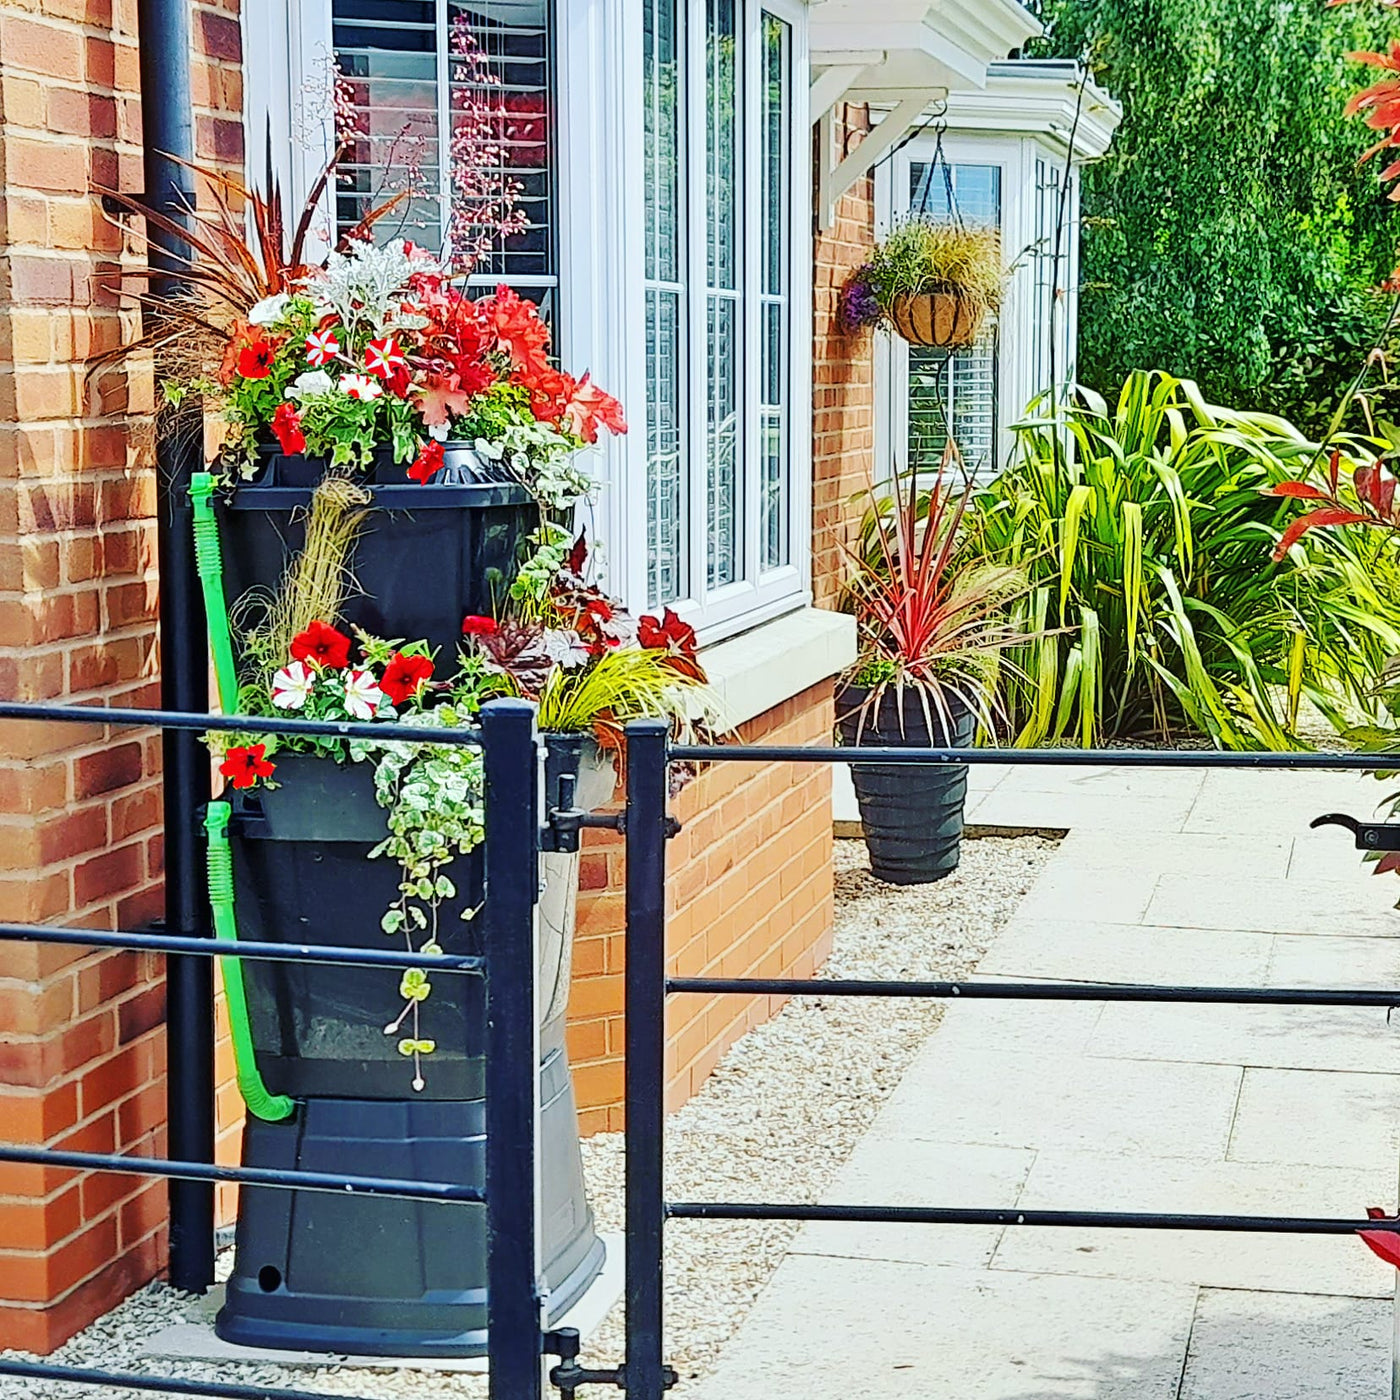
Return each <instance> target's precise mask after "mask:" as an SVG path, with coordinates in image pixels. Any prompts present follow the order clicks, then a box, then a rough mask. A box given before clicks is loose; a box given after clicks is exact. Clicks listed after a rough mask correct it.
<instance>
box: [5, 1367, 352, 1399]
mask: <svg viewBox="0 0 1400 1400" xmlns="http://www.w3.org/2000/svg"><path fill="white" fill-rule="evenodd" d="M0 1376H20V1377H23V1378H24V1379H26V1380H35V1381H66V1382H67V1383H68V1384H69V1385H108V1386H111V1387H112V1388H113V1389H114V1390H154V1391H159V1392H161V1393H162V1394H165V1395H196V1396H202V1397H208V1400H326V1393H325V1391H321V1390H318V1391H310V1390H276V1389H274V1388H273V1387H271V1386H266V1385H240V1384H239V1383H238V1382H236V1381H186V1380H179V1379H177V1378H176V1377H174V1376H138V1375H136V1374H134V1373H133V1372H131V1371H95V1370H90V1369H88V1368H86V1367H81V1366H56V1365H53V1364H52V1363H50V1362H46V1361H7V1360H5V1359H3V1358H0ZM345 1400H357V1397H355V1396H348V1397H346V1398H345ZM358 1400H365V1398H364V1397H359V1398H358Z"/></svg>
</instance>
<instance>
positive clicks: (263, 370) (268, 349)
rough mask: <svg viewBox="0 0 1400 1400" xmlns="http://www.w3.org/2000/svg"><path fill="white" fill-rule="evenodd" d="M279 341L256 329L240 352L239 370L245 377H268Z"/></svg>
mask: <svg viewBox="0 0 1400 1400" xmlns="http://www.w3.org/2000/svg"><path fill="white" fill-rule="evenodd" d="M276 353H277V342H276V341H275V340H271V339H269V338H268V337H267V336H265V335H264V334H263V333H262V332H261V331H254V332H253V334H251V335H250V336H249V337H248V339H247V340H246V341H245V342H244V343H243V347H242V349H240V350H239V352H238V372H239V374H241V375H242V376H243V378H244V379H266V378H267V376H268V375H269V374H270V373H271V372H272V359H273V356H274V355H276Z"/></svg>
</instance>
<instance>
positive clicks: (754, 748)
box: [567, 721, 1400, 1400]
mask: <svg viewBox="0 0 1400 1400" xmlns="http://www.w3.org/2000/svg"><path fill="white" fill-rule="evenodd" d="M627 744H628V767H627V816H626V857H627V894H626V903H627V932H626V1015H627V1024H626V1047H627V1063H626V1082H625V1096H626V1117H627V1135H626V1146H625V1154H626V1168H625V1170H626V1201H627V1220H626V1231H627V1235H626V1241H627V1264H626V1273H627V1320H626V1322H627V1325H626V1338H627V1341H626V1361H625V1363H624V1365H623V1367H622V1368H620V1370H619V1371H617V1372H588V1373H583V1374H584V1375H585V1376H586V1379H585V1380H584V1381H581V1382H580V1383H589V1382H592V1381H595V1380H613V1381H615V1383H616V1384H619V1385H623V1386H624V1387H625V1389H626V1390H627V1393H628V1397H629V1400H661V1397H662V1396H663V1394H664V1393H665V1391H666V1390H667V1389H668V1388H669V1387H670V1386H671V1385H673V1384H674V1382H675V1374H674V1372H673V1371H671V1369H670V1368H669V1367H667V1366H666V1364H665V1354H664V1349H663V1339H662V1323H663V1306H662V1256H663V1248H664V1244H663V1235H664V1227H665V1223H666V1221H668V1220H791V1221H815V1220H826V1221H856V1222H868V1223H873V1224H882V1223H892V1224H905V1225H910V1224H924V1225H998V1226H1009V1227H1020V1226H1024V1227H1028V1228H1036V1227H1041V1228H1057V1229H1063V1228H1070V1229H1136V1230H1193V1231H1225V1232H1240V1233H1250V1234H1305V1235H1351V1234H1356V1233H1357V1232H1359V1231H1362V1230H1367V1231H1373V1230H1388V1231H1392V1232H1397V1233H1400V1221H1396V1220H1393V1219H1391V1220H1373V1219H1356V1220H1352V1219H1340V1218H1330V1217H1321V1218H1299V1217H1290V1216H1270V1215H1220V1214H1215V1215H1204V1214H1200V1215H1198V1214H1189V1213H1188V1214H1182V1213H1165V1212H1154V1211H1099V1210H1020V1209H1016V1208H1014V1207H1013V1208H984V1209H963V1208H942V1207H938V1206H927V1207H925V1206H878V1205H874V1206H872V1205H842V1204H835V1205H813V1204H806V1203H792V1202H738V1201H668V1200H667V1199H666V1197H665V1194H664V1187H663V1177H662V1163H663V1155H664V1154H663V1143H664V1127H665V1110H664V1097H665V1096H664V1089H665V1010H666V999H667V997H668V996H671V995H688V994H697V995H706V996H713V995H717V994H721V993H746V994H750V995H755V996H758V995H778V996H820V997H832V996H835V997H852V996H855V997H872V996H880V997H905V998H935V999H945V1000H948V1001H970V1000H997V1001H1121V1002H1176V1003H1188V1004H1200V1005H1255V1006H1258V1005H1267V1006H1356V1007H1385V1008H1387V1009H1389V1008H1392V1007H1397V1006H1400V987H1397V988H1393V989H1390V988H1355V989H1345V988H1341V989H1334V988H1316V987H1294V988H1273V987H1269V988H1259V987H1203V986H1145V985H1135V984H1126V983H1113V982H1081V981H1066V980H1061V981H1048V980H1047V981H992V980H987V981H969V980H956V981H953V980H948V981H922V982H881V981H870V980H862V979H833V980H830V981H826V980H816V979H793V978H771V977H763V978H761V977H667V975H666V952H665V948H666V941H665V940H666V927H665V897H666V837H667V833H668V822H667V816H666V795H667V791H668V783H667V776H668V768H669V765H670V764H672V763H677V762H680V763H734V762H738V763H806V764H810V763H845V764H864V763H879V764H881V765H884V764H970V765H978V764H998V765H1002V764H1005V765H1012V766H1018V767H1032V766H1049V765H1055V766H1063V767H1088V766H1103V765H1112V766H1117V767H1132V768H1201V769H1251V770H1259V769H1277V770H1294V771H1297V770H1307V769H1325V770H1354V771H1362V772H1377V771H1382V770H1390V769H1394V768H1395V767H1396V766H1397V759H1396V756H1395V755H1394V754H1389V755H1387V754H1319V753H1216V752H1190V751H1155V750H1136V749H1135V750H1087V749H1079V750H1073V749H1071V750H1066V749H1020V750H1016V749H971V750H968V749H933V748H930V749H914V748H859V749H852V748H836V747H810V748H808V747H804V748H788V747H781V746H776V745H771V744H762V745H760V744H749V745H745V744H734V745H729V744H724V745H718V744H703V745H701V744H689V745H670V744H668V740H667V732H666V727H665V726H664V725H662V724H659V723H655V722H650V721H649V722H645V723H638V724H633V725H630V726H629V727H628V730H627ZM1332 820H1335V818H1333V819H1332ZM1343 824H1348V825H1349V826H1350V829H1351V830H1352V831H1353V833H1354V835H1355V836H1356V844H1357V846H1358V847H1360V848H1362V849H1393V848H1394V847H1393V846H1392V845H1391V842H1392V841H1393V840H1394V839H1395V838H1396V836H1397V828H1395V827H1390V826H1386V825H1384V824H1378V825H1372V826H1364V825H1362V824H1359V823H1349V822H1348V821H1347V820H1346V819H1343ZM567 1393H568V1394H569V1395H572V1394H573V1391H572V1390H568V1391H567ZM773 1400H783V1397H782V1396H780V1395H775V1396H774V1397H773Z"/></svg>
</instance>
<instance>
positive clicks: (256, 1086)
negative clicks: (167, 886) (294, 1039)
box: [204, 802, 296, 1123]
mask: <svg viewBox="0 0 1400 1400" xmlns="http://www.w3.org/2000/svg"><path fill="white" fill-rule="evenodd" d="M229 814H230V808H229V805H228V803H227V802H211V803H210V804H209V806H208V809H207V811H206V815H205V818H204V830H205V834H206V835H207V836H208V838H209V904H210V906H211V907H212V908H213V911H214V935H215V937H216V938H217V939H218V940H219V941H220V942H221V943H237V942H238V923H237V920H236V918H235V915H234V908H233V854H232V852H231V851H230V850H229V844H228V822H229ZM219 963H220V966H221V967H222V968H223V974H224V996H225V997H226V998H227V999H228V1019H229V1027H230V1029H231V1030H232V1032H233V1063H234V1068H235V1070H236V1073H237V1076H238V1092H239V1093H240V1094H242V1095H243V1102H244V1103H245V1104H247V1105H248V1112H249V1113H251V1114H252V1115H253V1117H254V1118H261V1119H263V1120H264V1121H265V1122H268V1123H280V1122H281V1121H282V1120H283V1119H284V1118H290V1117H291V1116H292V1114H293V1113H295V1112H296V1104H295V1103H294V1102H293V1101H292V1100H291V1099H289V1098H288V1097H287V1096H286V1095H285V1094H273V1093H271V1092H269V1090H268V1087H267V1085H266V1084H264V1083H263V1078H262V1075H261V1074H259V1073H258V1062H257V1058H256V1056H255V1055H254V1054H253V1032H252V1028H251V1027H250V1026H249V1024H248V1000H247V997H246V996H245V995H244V991H243V965H242V964H241V963H240V962H239V960H238V959H237V958H220V959H219Z"/></svg>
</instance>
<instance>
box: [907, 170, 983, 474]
mask: <svg viewBox="0 0 1400 1400" xmlns="http://www.w3.org/2000/svg"><path fill="white" fill-rule="evenodd" d="M909 185H910V188H909V212H910V213H911V214H914V215H920V214H922V215H927V216H928V217H930V218H934V219H951V218H953V217H954V216H955V215H956V217H958V218H960V219H962V220H963V221H964V222H965V223H968V224H974V225H978V226H981V227H986V228H998V229H999V228H1000V227H1001V222H1002V217H1001V166H999V165H972V164H964V163H953V164H949V165H945V164H944V162H943V160H942V159H941V158H940V159H938V160H937V161H934V162H928V161H913V162H911V163H910V167H909ZM997 358H998V341H997V326H996V324H995V320H994V318H989V319H988V321H987V323H986V324H985V325H984V326H983V328H982V332H981V334H980V335H979V336H978V338H977V340H976V342H975V343H974V344H972V345H969V346H966V347H965V348H963V349H960V350H954V351H947V350H940V349H937V348H936V347H932V348H931V347H925V346H917V345H911V346H910V347H909V433H908V443H907V451H908V462H909V465H910V466H911V467H913V468H916V469H918V470H920V471H922V470H931V469H935V468H936V467H937V466H938V463H939V462H940V461H941V460H942V457H943V452H944V449H945V447H946V445H947V441H948V433H949V430H950V429H951V431H952V434H953V441H954V442H956V443H957V445H958V450H959V452H961V454H962V457H963V461H964V463H965V464H966V466H967V469H968V470H969V471H970V472H973V473H985V472H988V471H991V470H994V469H995V466H996V450H997V389H998V382H997V381H998V373H997Z"/></svg>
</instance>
